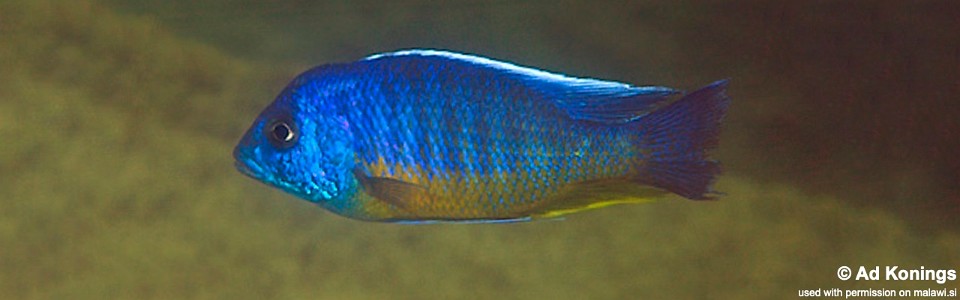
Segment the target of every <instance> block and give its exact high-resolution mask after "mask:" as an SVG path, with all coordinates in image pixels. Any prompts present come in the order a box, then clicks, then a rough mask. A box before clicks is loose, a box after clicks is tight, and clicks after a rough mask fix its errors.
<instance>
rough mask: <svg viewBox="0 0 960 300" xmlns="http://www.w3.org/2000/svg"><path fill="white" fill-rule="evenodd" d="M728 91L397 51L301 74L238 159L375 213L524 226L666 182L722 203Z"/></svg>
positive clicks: (299, 190) (342, 204)
mask: <svg viewBox="0 0 960 300" xmlns="http://www.w3.org/2000/svg"><path fill="white" fill-rule="evenodd" d="M726 87H727V82H726V81H718V82H715V83H713V84H710V85H708V86H706V87H704V88H702V89H700V90H698V91H695V92H693V93H689V94H686V95H683V96H682V97H675V96H677V95H678V94H681V92H679V91H677V90H674V89H670V88H666V87H657V86H644V87H637V86H631V85H628V84H624V83H619V82H611V81H603V80H596V79H587V78H575V77H568V76H564V75H560V74H555V73H549V72H545V71H541V70H537V69H532V68H527V67H521V66H517V65H513V64H510V63H505V62H500V61H495V60H491V59H487V58H483V57H478V56H472V55H466V54H458V53H452V52H445V51H437V50H406V51H399V52H392V53H384V54H377V55H373V56H370V57H367V58H365V59H362V60H360V61H356V62H351V63H343V64H329V65H323V66H319V67H316V68H313V69H311V70H309V71H307V72H305V73H303V74H301V75H299V76H298V77H297V78H296V79H294V80H293V82H291V83H290V84H289V85H288V86H287V87H286V88H285V89H284V90H283V91H282V92H281V93H280V95H279V96H277V98H276V100H275V101H274V102H273V104H271V105H270V106H268V107H267V108H266V109H264V110H263V112H261V113H260V116H259V117H257V119H256V120H255V121H254V123H253V125H252V126H251V127H250V129H249V130H248V131H247V132H246V134H245V135H244V136H243V138H242V139H241V141H240V143H239V144H238V145H237V146H236V148H235V149H234V152H233V155H234V157H235V158H236V166H237V168H238V169H239V170H240V171H241V172H243V173H244V174H246V175H249V176H251V177H253V178H256V179H258V180H260V181H263V182H265V183H267V184H269V185H273V186H275V187H277V188H280V189H282V190H284V191H286V192H288V193H291V194H293V195H296V196H298V197H300V198H303V199H306V200H307V201H310V202H313V203H316V204H318V205H320V206H322V207H324V208H326V209H328V210H330V211H332V212H334V213H337V214H340V215H343V216H347V217H350V218H355V219H362V220H371V221H385V222H404V223H431V222H482V223H486V222H512V221H526V220H531V219H536V218H550V217H555V216H559V215H562V214H565V213H570V212H574V211H579V210H583V209H589V208H596V207H602V206H606V205H610V204H615V203H625V202H642V201H645V200H649V199H653V198H655V197H660V196H662V195H664V194H666V193H668V192H669V193H674V194H678V195H680V196H683V197H685V198H689V199H694V200H704V199H712V198H714V197H716V195H717V193H716V192H714V191H713V190H711V188H710V186H711V185H712V183H713V181H714V179H715V177H716V176H717V175H718V174H719V173H720V168H719V165H718V163H717V162H715V161H711V160H709V158H708V151H709V150H710V149H712V148H715V147H716V145H717V141H718V135H719V133H720V129H719V127H720V122H721V120H722V119H723V117H724V114H725V113H726V108H727V104H728V102H729V99H728V98H727V96H726V95H725V94H724V93H725V89H726ZM676 98H679V99H676Z"/></svg>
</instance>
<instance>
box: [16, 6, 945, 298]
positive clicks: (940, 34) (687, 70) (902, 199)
mask: <svg viewBox="0 0 960 300" xmlns="http://www.w3.org/2000/svg"><path fill="white" fill-rule="evenodd" d="M782 2H783V3H780V2H776V1H746V0H745V1H669V2H667V1H663V2H662V3H661V2H657V1H604V2H596V1H563V0H561V1H473V0H458V1H443V2H432V1H414V0H412V1H390V2H382V1H365V0H364V1H325V2H321V1H224V0H219V1H199V2H196V3H195V1H159V0H157V1H154V0H148V1H120V0H99V1H97V0H79V1H51V0H38V1H27V0H2V1H0V69H2V71H0V99H2V100H0V145H2V146H0V198H2V199H3V200H2V201H0V298H5V299H20V298H97V299H100V298H161V299H169V298H294V299H300V298H318V299H423V298H428V299H449V298H477V299H490V298H496V299H529V298H544V299H554V298H555V299H560V298H571V299H583V298H588V299H611V298H612V299H633V298H673V299H690V298H693V299H701V298H718V299H731V298H732V299H748V298H761V299H770V298H785V297H794V296H795V295H796V293H797V292H798V290H799V289H817V288H824V289H830V288H835V287H839V288H843V289H856V288H886V289H900V288H911V289H926V288H933V289H942V288H948V289H954V288H958V287H960V283H958V281H950V282H947V283H945V284H937V283H936V282H932V281H878V282H871V281H852V280H851V281H841V280H839V279H837V277H836V271H837V268H838V267H840V266H845V265H846V266H851V267H857V266H861V265H863V266H867V267H868V268H872V267H874V266H894V265H895V266H900V267H901V268H902V269H915V268H920V267H921V266H924V267H925V268H926V269H955V270H956V269H960V255H958V253H960V220H958V218H957V216H958V214H960V157H958V155H957V154H958V153H960V121H958V117H957V116H960V98H958V96H957V95H958V94H960V35H957V33H958V32H960V19H958V18H957V17H956V16H958V15H960V4H957V3H956V2H953V1H915V2H910V3H906V2H902V1H802V2H801V1H782ZM404 48H439V49H449V50H454V51H458V52H466V53H476V54H482V55H484V56H488V57H492V58H497V59H501V60H506V61H512V62H516V63H519V64H522V65H529V66H536V67H539V68H543V69H546V70H552V71H556V72H561V73H565V74H570V75H576V76H585V77H596V78H603V79H612V80H618V81H625V82H630V83H635V84H641V85H643V84H656V85H666V86H672V87H677V88H681V89H687V90H692V89H695V88H697V87H700V86H702V85H704V84H706V83H709V82H712V81H714V80H717V79H722V78H730V79H731V86H730V90H729V92H728V93H729V95H730V96H731V97H732V99H733V102H732V105H731V107H730V111H729V115H728V117H727V119H726V121H725V127H724V134H723V137H722V139H721V147H720V149H719V150H718V151H717V153H716V157H717V158H719V159H720V160H721V161H723V163H724V166H725V170H726V171H725V173H724V175H723V177H722V178H721V180H720V182H719V183H718V189H720V190H722V191H723V192H725V193H726V196H725V197H723V198H722V199H721V200H720V201H716V202H709V203H704V202H693V201H684V200H681V199H679V198H670V199H664V200H663V201H658V202H655V203H652V204H647V205H633V206H620V207H617V208H615V209H602V210H596V211H590V212H586V213H582V214H576V215H571V216H569V217H568V218H567V219H566V220H564V221H560V222H533V223H526V224H510V225H437V226H400V225H391V224H377V223H366V222H359V221H354V220H349V219H345V218H342V217H338V216H335V215H333V214H331V213H328V212H326V211H324V210H322V209H320V208H317V207H314V206H312V205H310V204H309V203H307V202H305V201H300V200H297V199H295V198H294V197H292V196H288V195H286V194H283V193H282V192H280V191H278V190H275V189H273V188H269V187H267V186H265V185H263V184H260V183H258V182H255V181H253V180H251V179H249V178H246V177H245V176H243V175H241V174H240V173H239V172H236V171H235V170H234V169H233V162H232V157H231V156H230V151H231V149H232V147H233V145H234V143H235V142H236V141H237V140H238V139H239V137H240V135H241V134H242V133H243V131H244V130H245V129H246V127H247V126H248V125H249V124H250V122H252V121H253V119H254V118H255V116H256V115H257V114H258V113H259V111H260V109H262V108H263V107H264V106H266V105H267V104H269V103H270V102H271V101H272V98H273V96H275V94H276V93H278V92H279V91H280V89H282V88H283V87H284V86H285V84H286V83H287V82H288V81H289V80H290V79H291V78H292V77H293V76H295V75H296V74H298V73H299V72H302V71H304V70H306V69H308V68H310V67H311V66H314V65H318V64H323V63H328V62H344V61H351V60H356V59H359V58H362V57H364V56H367V55H369V54H373V53H378V52H385V51H392V50H397V49H404Z"/></svg>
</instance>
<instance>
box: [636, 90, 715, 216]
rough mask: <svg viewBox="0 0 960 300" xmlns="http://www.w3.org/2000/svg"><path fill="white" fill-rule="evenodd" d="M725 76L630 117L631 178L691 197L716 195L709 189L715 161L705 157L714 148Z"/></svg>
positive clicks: (707, 198) (698, 198) (706, 198)
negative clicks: (634, 157)
mask: <svg viewBox="0 0 960 300" xmlns="http://www.w3.org/2000/svg"><path fill="white" fill-rule="evenodd" d="M726 88H727V81H726V80H720V81H717V82H714V83H712V84H710V85H707V86H706V87H703V88H701V89H699V90H697V91H695V92H692V93H689V94H687V95H685V96H683V98H681V99H680V100H677V101H676V102H674V103H671V104H669V105H667V106H665V107H663V108H661V109H658V110H656V111H654V112H653V113H651V114H649V115H647V116H644V117H643V118H641V119H639V120H637V121H636V124H637V126H638V127H639V130H640V135H639V136H638V139H637V143H638V145H637V146H638V147H640V153H641V159H639V160H638V161H637V173H635V174H636V178H635V179H636V180H637V181H639V182H641V183H643V184H646V185H651V186H654V187H657V188H661V189H664V190H667V191H670V192H672V193H675V194H678V195H680V196H683V197H685V198H688V199H692V200H711V199H715V198H716V196H718V195H719V193H718V192H716V191H714V190H712V189H711V186H712V185H713V182H714V181H715V179H716V176H717V175H719V174H720V164H719V163H718V162H717V161H713V160H710V159H709V157H708V151H709V150H711V149H713V148H716V147H717V143H718V141H719V137H720V122H721V121H722V120H723V117H724V115H725V114H726V112H727V105H728V103H729V102H730V99H729V98H728V97H727V95H726V94H725V91H726Z"/></svg>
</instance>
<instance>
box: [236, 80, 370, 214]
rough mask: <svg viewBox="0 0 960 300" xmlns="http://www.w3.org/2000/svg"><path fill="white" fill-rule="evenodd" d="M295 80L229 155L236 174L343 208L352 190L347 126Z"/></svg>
mask: <svg viewBox="0 0 960 300" xmlns="http://www.w3.org/2000/svg"><path fill="white" fill-rule="evenodd" d="M302 82H303V80H297V81H294V83H292V84H291V86H288V87H287V88H286V89H285V90H284V92H282V93H281V94H280V95H279V96H278V97H277V99H276V100H275V101H274V102H273V103H272V104H271V105H270V106H268V107H267V108H265V109H264V110H263V111H262V112H261V113H260V115H259V116H258V117H257V119H256V120H255V121H254V122H253V124H252V125H251V126H250V128H249V129H248V130H247V132H246V133H245V134H244V135H243V138H241V139H240V142H239V143H238V144H237V146H236V147H235V148H234V150H233V156H234V159H235V165H236V167H237V169H238V170H239V171H240V172H242V173H243V174H246V175H247V176H250V177H252V178H254V179H257V180H259V181H262V182H264V183H266V184H268V185H271V186H274V187H276V188H279V189H281V190H283V191H285V192H287V193H290V194H293V195H295V196H298V197H300V198H303V199H305V200H308V201H310V202H314V203H317V204H320V205H322V206H325V207H328V208H333V207H337V206H343V205H344V203H342V202H344V201H347V200H348V199H349V198H350V196H351V194H352V193H353V192H355V190H356V180H355V179H354V177H353V176H352V173H351V171H352V169H353V164H354V163H355V162H354V151H353V148H352V145H353V142H352V138H351V135H350V132H349V130H348V129H349V126H348V124H347V122H346V121H345V119H344V118H343V117H342V116H339V115H338V114H337V113H336V110H335V109H332V108H328V107H331V106H330V105H325V104H324V102H325V100H324V99H317V98H318V97H325V96H324V95H323V93H316V92H315V91H314V90H313V89H316V87H315V86H313V85H307V84H302Z"/></svg>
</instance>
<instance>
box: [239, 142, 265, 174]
mask: <svg viewBox="0 0 960 300" xmlns="http://www.w3.org/2000/svg"><path fill="white" fill-rule="evenodd" d="M233 158H234V161H233V166H234V167H236V168H237V170H238V171H240V173H243V175H247V176H249V177H250V178H253V179H257V180H260V179H262V178H263V177H262V176H263V168H261V167H260V165H258V164H257V163H256V162H255V161H253V160H251V159H247V158H245V157H244V155H242V153H241V152H240V151H239V149H235V150H234V151H233Z"/></svg>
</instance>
